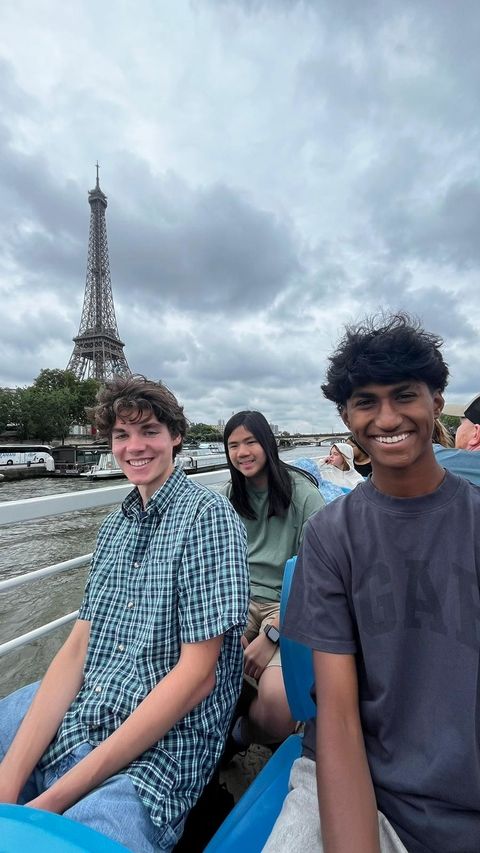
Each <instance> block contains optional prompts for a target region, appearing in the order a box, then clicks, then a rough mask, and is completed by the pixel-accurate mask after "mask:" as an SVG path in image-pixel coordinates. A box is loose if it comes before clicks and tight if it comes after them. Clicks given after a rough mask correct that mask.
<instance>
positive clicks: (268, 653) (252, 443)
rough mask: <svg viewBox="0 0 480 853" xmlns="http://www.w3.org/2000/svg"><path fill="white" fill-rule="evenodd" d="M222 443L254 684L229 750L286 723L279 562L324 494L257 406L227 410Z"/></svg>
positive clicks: (281, 732)
mask: <svg viewBox="0 0 480 853" xmlns="http://www.w3.org/2000/svg"><path fill="white" fill-rule="evenodd" d="M224 444H225V453H226V456H227V462H228V466H229V469H230V475H231V481H230V482H229V483H228V484H227V485H226V486H225V488H224V489H223V492H224V494H225V495H226V496H227V497H228V498H229V500H230V501H231V503H232V505H233V506H234V508H235V509H236V510H237V512H238V514H239V515H240V517H241V519H242V521H243V522H244V524H245V527H246V529H247V537H248V560H249V568H250V584H251V601H250V607H249V616H248V623H247V627H246V630H245V634H244V636H243V638H242V645H243V648H244V672H245V676H247V678H248V680H250V683H253V684H255V685H256V688H257V691H256V695H255V698H254V699H253V701H252V702H251V704H250V706H249V708H248V715H247V714H242V715H240V716H238V717H237V719H236V720H235V723H234V726H233V730H232V736H231V738H230V743H229V747H228V752H229V753H230V757H231V756H232V755H233V754H234V753H235V752H236V751H239V750H241V749H245V748H246V747H247V746H248V745H249V743H251V742H255V743H267V744H268V743H278V742H279V741H282V740H283V739H284V738H285V737H287V736H288V735H289V734H290V733H291V732H292V731H293V728H294V725H295V722H294V720H293V719H292V717H291V714H290V710H289V707H288V702H287V697H286V693H285V687H284V684H283V677H282V670H281V661H280V651H279V647H278V639H279V628H280V594H281V588H282V580H283V569H284V566H285V562H286V561H287V560H288V559H289V558H290V557H292V556H294V554H296V553H297V551H298V548H299V545H300V542H301V539H302V536H303V530H304V527H305V524H306V522H307V520H308V519H309V517H310V516H311V515H312V514H313V513H315V512H316V511H317V510H319V509H321V508H322V507H323V506H324V500H323V498H322V496H321V494H320V492H319V490H318V488H317V483H316V481H315V480H314V478H313V477H312V476H311V475H310V474H308V473H307V472H305V471H301V470H299V469H297V468H292V467H291V466H290V465H287V464H286V463H285V462H283V461H282V460H281V459H280V458H279V455H278V448H277V442H276V439H275V436H274V434H273V432H272V430H271V429H270V426H269V424H268V421H267V420H266V418H265V417H264V416H263V415H262V414H261V413H260V412H255V411H242V412H238V413H237V414H236V415H233V416H232V417H231V418H230V420H229V421H228V423H227V424H226V426H225V432H224Z"/></svg>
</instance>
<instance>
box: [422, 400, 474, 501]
mask: <svg viewBox="0 0 480 853" xmlns="http://www.w3.org/2000/svg"><path fill="white" fill-rule="evenodd" d="M443 414H444V415H452V416H453V417H457V418H461V422H460V426H459V427H458V429H457V432H456V434H455V450H454V449H453V448H452V449H450V448H447V447H441V446H440V445H439V444H434V446H433V449H434V451H435V456H436V459H437V462H438V463H439V465H441V466H442V467H443V468H448V470H449V471H452V472H453V473H454V474H459V476H460V477H465V479H467V480H470V482H471V483H473V484H474V485H476V486H480V452H475V451H480V394H476V395H475V397H474V398H473V400H470V402H469V403H467V404H462V403H447V404H446V405H445V406H444V409H443ZM472 451H473V452H472Z"/></svg>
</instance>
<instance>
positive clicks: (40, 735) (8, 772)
mask: <svg viewBox="0 0 480 853" xmlns="http://www.w3.org/2000/svg"><path fill="white" fill-rule="evenodd" d="M89 636H90V623H89V622H86V621H85V620H78V621H77V622H76V623H75V625H74V627H73V630H72V631H71V633H70V635H69V637H68V639H67V640H66V642H65V643H64V644H63V646H62V648H61V649H60V651H59V652H58V653H57V655H56V656H55V657H54V659H53V661H52V663H51V664H50V666H49V668H48V670H47V672H46V674H45V677H44V679H43V681H42V683H41V685H40V687H39V689H38V691H37V693H36V694H35V697H34V699H33V702H32V704H31V706H30V708H29V710H28V711H27V713H26V715H25V717H24V720H23V722H22V724H21V726H20V728H19V730H18V732H17V734H16V736H15V738H14V740H13V742H12V744H11V746H10V748H9V750H8V751H7V753H6V755H5V757H4V759H3V761H2V763H1V765H0V801H1V802H10V803H16V802H17V799H18V796H19V794H20V791H21V790H22V788H23V786H24V784H25V782H26V780H27V779H28V777H29V775H30V773H31V772H32V770H33V768H34V767H35V765H36V764H37V762H38V761H39V760H40V758H41V757H42V755H43V753H44V752H45V750H46V749H47V747H48V745H49V744H50V742H51V741H52V740H53V738H54V737H55V734H56V732H57V731H58V728H59V726H60V724H61V722H62V720H63V717H64V716H65V714H66V712H67V710H68V708H69V707H70V705H71V704H72V702H73V700H74V699H75V697H76V695H77V693H78V691H79V690H80V687H81V686H82V683H83V669H84V664H85V657H86V654H87V648H88V640H89Z"/></svg>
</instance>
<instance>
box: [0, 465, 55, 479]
mask: <svg viewBox="0 0 480 853" xmlns="http://www.w3.org/2000/svg"><path fill="white" fill-rule="evenodd" d="M1 475H2V476H1V477H0V483H7V482H8V483H12V482H14V481H15V480H32V479H34V478H37V477H48V476H49V475H50V471H45V469H44V468H16V467H15V465H4V466H2V471H1Z"/></svg>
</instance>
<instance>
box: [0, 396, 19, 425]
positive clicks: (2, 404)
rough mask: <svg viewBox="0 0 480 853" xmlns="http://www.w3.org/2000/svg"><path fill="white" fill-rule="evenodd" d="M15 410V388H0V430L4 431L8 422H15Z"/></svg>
mask: <svg viewBox="0 0 480 853" xmlns="http://www.w3.org/2000/svg"><path fill="white" fill-rule="evenodd" d="M16 412H17V392H16V390H13V389H9V388H0V432H4V431H5V430H6V428H7V426H8V424H14V423H16Z"/></svg>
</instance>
